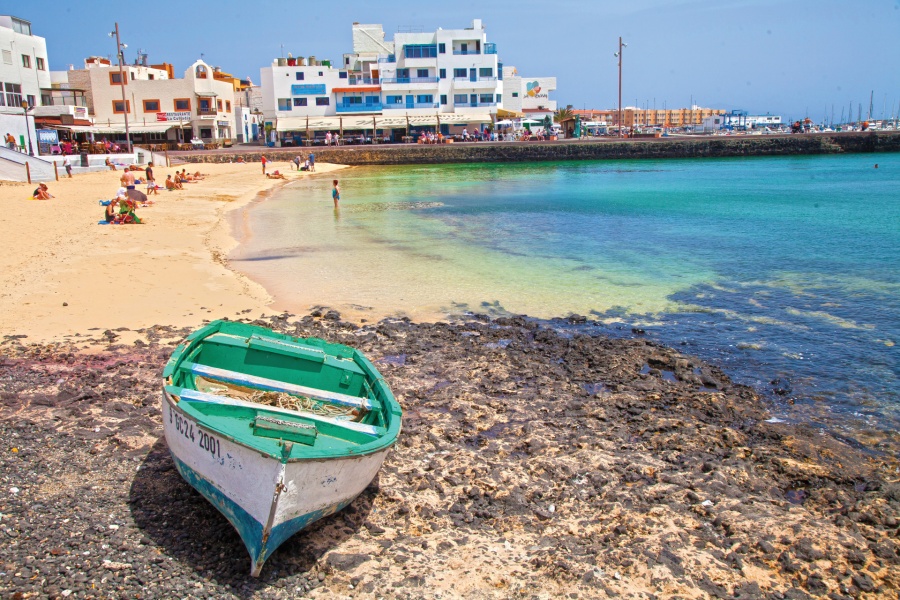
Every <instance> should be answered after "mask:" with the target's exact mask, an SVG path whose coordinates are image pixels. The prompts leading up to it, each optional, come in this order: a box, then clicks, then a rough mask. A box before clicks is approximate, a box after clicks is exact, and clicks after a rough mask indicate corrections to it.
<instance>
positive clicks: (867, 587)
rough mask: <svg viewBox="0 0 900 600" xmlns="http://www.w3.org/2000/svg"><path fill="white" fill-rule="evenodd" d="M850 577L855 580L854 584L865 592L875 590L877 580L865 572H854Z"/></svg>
mask: <svg viewBox="0 0 900 600" xmlns="http://www.w3.org/2000/svg"><path fill="white" fill-rule="evenodd" d="M850 579H851V581H853V585H855V586H856V587H858V588H859V589H860V590H861V591H863V592H873V591H875V582H874V581H872V578H871V577H869V576H868V575H866V574H865V573H854V574H853V576H852V577H851V578H850Z"/></svg>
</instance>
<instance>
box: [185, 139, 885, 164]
mask: <svg viewBox="0 0 900 600" xmlns="http://www.w3.org/2000/svg"><path fill="white" fill-rule="evenodd" d="M311 151H312V152H315V155H316V160H318V161H319V162H329V163H337V164H344V165H358V166H361V165H404V164H429V163H430V164H440V163H464V162H525V161H557V160H609V159H639V158H655V159H658V158H719V157H733V156H792V155H812V154H841V153H870V152H900V132H893V131H892V132H874V131H873V132H849V133H833V134H795V135H760V136H727V137H726V136H702V137H699V136H698V137H670V138H654V139H634V140H611V139H600V140H597V141H594V140H590V141H581V140H565V141H557V142H473V143H466V144H444V145H440V146H438V145H422V144H387V145H374V146H341V147H339V148H324V147H320V146H315V147H312V148H310V147H305V146H304V147H300V148H260V147H257V146H249V145H247V146H237V147H235V148H231V149H229V150H213V151H203V150H199V151H190V152H177V153H170V156H171V157H172V158H174V159H176V160H181V161H184V162H231V161H234V160H237V159H238V157H243V159H244V160H246V161H248V162H254V161H259V157H260V156H261V155H262V154H265V155H266V156H267V157H268V158H269V159H270V160H272V159H274V160H281V161H286V160H289V159H290V158H292V157H294V156H296V155H298V154H302V155H304V156H305V155H307V154H309V152H311Z"/></svg>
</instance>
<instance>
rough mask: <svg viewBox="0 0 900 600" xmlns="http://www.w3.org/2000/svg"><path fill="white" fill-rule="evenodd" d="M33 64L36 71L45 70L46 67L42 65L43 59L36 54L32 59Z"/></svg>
mask: <svg viewBox="0 0 900 600" xmlns="http://www.w3.org/2000/svg"><path fill="white" fill-rule="evenodd" d="M34 61H35V65H36V66H37V70H38V71H46V70H47V67H46V66H45V65H44V59H43V58H41V57H40V56H38V57H37V58H35V59H34Z"/></svg>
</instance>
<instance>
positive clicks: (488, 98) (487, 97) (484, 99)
mask: <svg viewBox="0 0 900 600" xmlns="http://www.w3.org/2000/svg"><path fill="white" fill-rule="evenodd" d="M493 101H494V95H493V94H481V96H479V97H478V103H479V104H490V103H491V102H493Z"/></svg>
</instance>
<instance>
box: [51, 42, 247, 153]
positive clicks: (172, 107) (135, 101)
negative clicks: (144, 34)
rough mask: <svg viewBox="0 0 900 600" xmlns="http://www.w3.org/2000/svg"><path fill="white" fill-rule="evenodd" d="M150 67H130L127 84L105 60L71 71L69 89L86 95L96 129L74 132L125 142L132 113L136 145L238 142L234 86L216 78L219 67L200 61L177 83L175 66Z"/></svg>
mask: <svg viewBox="0 0 900 600" xmlns="http://www.w3.org/2000/svg"><path fill="white" fill-rule="evenodd" d="M145 63H146V60H144V61H143V63H141V64H133V65H125V66H124V67H123V68H122V71H123V74H124V81H123V77H122V74H120V72H119V66H118V65H117V64H110V61H109V60H107V59H105V58H98V57H91V58H88V59H86V60H85V68H84V69H72V70H69V71H67V72H66V76H67V83H68V88H69V89H77V90H83V92H84V95H85V97H86V100H87V109H88V111H89V113H90V114H91V116H92V119H93V125H92V126H91V127H90V128H79V127H77V126H76V127H70V129H73V130H75V131H89V132H91V133H94V134H95V135H99V136H101V137H108V138H110V139H111V140H113V139H115V140H123V139H124V134H125V114H126V113H127V115H128V125H129V130H130V133H131V134H132V138H133V140H134V142H135V143H154V142H164V141H168V142H178V141H184V142H188V141H190V140H191V139H193V138H199V139H202V140H203V141H205V142H216V141H220V140H231V139H232V138H233V137H234V132H235V119H234V95H235V92H234V85H233V83H232V80H231V79H221V80H220V79H217V78H216V74H217V73H218V72H219V70H218V68H217V67H212V66H210V65H208V64H207V63H205V62H203V61H202V60H198V61H196V62H194V64H192V65H191V66H190V67H188V68H187V69H186V70H185V72H184V77H183V78H182V79H176V78H174V77H173V76H172V75H173V72H172V67H171V65H168V64H162V65H147V64H145ZM123 85H124V88H125V99H124V100H123V99H122V86H123Z"/></svg>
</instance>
